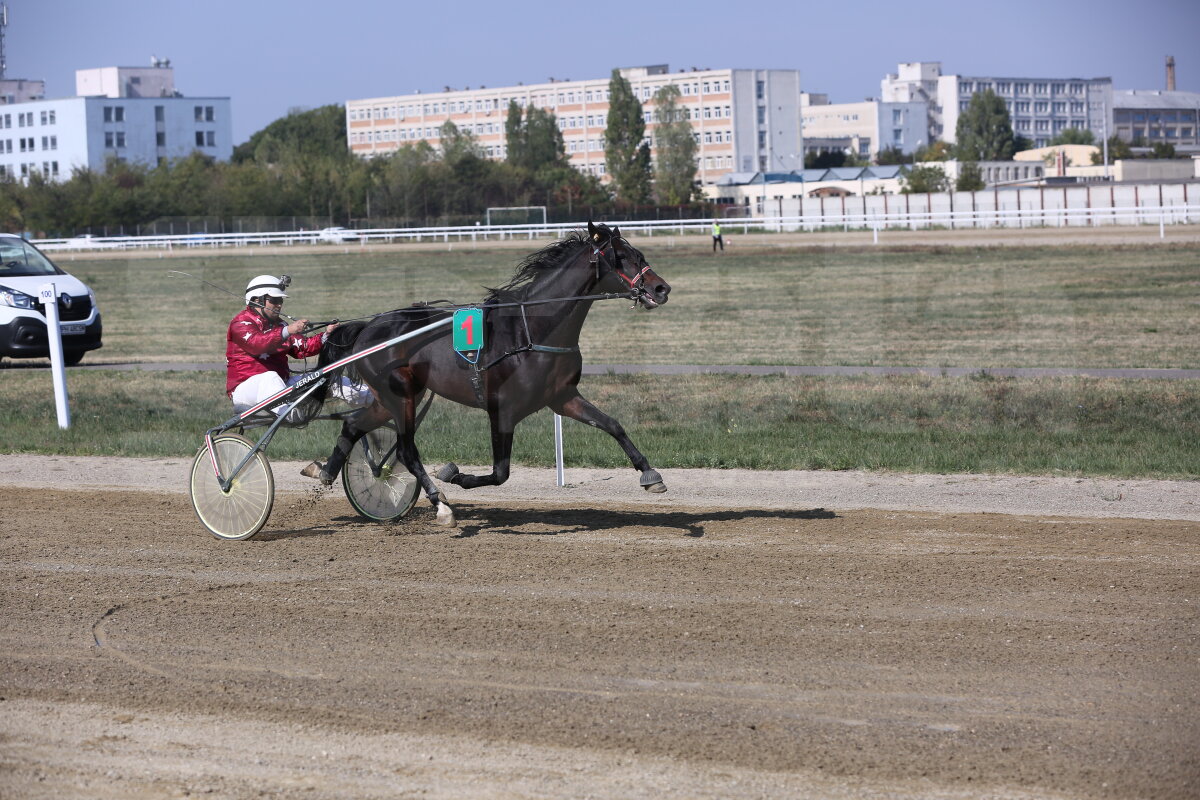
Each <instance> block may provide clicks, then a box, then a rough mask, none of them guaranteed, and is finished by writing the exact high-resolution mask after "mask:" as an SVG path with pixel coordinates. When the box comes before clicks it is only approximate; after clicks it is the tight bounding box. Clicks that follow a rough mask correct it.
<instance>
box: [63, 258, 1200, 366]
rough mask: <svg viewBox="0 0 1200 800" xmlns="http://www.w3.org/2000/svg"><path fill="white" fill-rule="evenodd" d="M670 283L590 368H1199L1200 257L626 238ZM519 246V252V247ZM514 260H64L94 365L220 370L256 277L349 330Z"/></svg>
mask: <svg viewBox="0 0 1200 800" xmlns="http://www.w3.org/2000/svg"><path fill="white" fill-rule="evenodd" d="M640 244H641V245H643V246H644V247H645V248H646V249H645V252H646V256H647V258H648V260H649V261H650V263H651V264H652V265H653V266H654V267H655V269H656V270H657V271H658V272H659V274H661V275H662V276H663V277H664V278H665V279H666V280H668V281H669V282H670V283H671V285H672V293H671V301H670V303H669V304H668V305H667V306H665V307H663V308H662V309H659V310H656V311H654V312H652V313H648V312H644V311H640V310H639V311H636V312H635V311H630V310H629V308H628V303H622V302H620V301H609V302H605V303H599V304H597V305H596V307H595V308H594V309H593V311H592V314H591V316H590V317H589V320H588V324H587V325H586V326H585V328H584V335H583V342H582V347H583V352H584V358H585V360H586V361H587V362H589V363H613V362H627V363H641V364H678V363H692V364H830V365H897V366H925V367H943V366H964V367H1176V368H1190V367H1196V366H1197V364H1198V360H1197V357H1196V352H1197V351H1196V342H1197V340H1198V338H1200V305H1197V301H1200V246H1194V245H1178V246H1171V245H1166V246H1162V245H1160V246H1153V247H1108V248H1098V247H1040V248H1022V247H1003V248H940V249H939V248H918V249H914V248H906V249H899V250H897V249H884V248H869V249H867V248H864V249H842V248H839V249H832V248H825V249H799V250H795V249H793V250H783V249H770V250H767V249H760V250H739V251H737V252H736V253H735V252H732V251H727V252H726V253H725V254H724V255H723V256H719V257H713V256H711V255H709V254H708V253H706V252H705V251H704V250H703V249H696V248H694V247H693V248H686V249H685V248H678V249H676V248H668V247H664V246H662V244H661V243H660V241H659V240H646V241H644V242H640ZM531 247H532V245H531ZM521 254H522V253H521V251H516V250H511V249H506V250H496V249H492V250H484V249H480V250H471V249H465V248H462V247H455V249H451V250H445V251H436V250H434V251H430V250H406V249H404V248H396V249H394V250H391V251H388V252H383V253H371V252H368V253H359V252H357V251H356V250H354V249H353V248H350V249H349V252H348V253H342V252H337V253H328V254H302V255H296V256H278V255H254V251H253V250H244V251H237V252H234V253H229V251H226V252H225V253H222V254H220V255H205V256H199V257H195V258H188V257H171V258H161V259H160V258H134V259H103V260H101V259H96V260H91V261H88V260H79V261H72V262H64V265H66V266H67V267H68V269H70V270H71V271H72V272H74V273H75V274H77V275H79V277H81V278H82V279H83V280H84V281H85V282H86V283H88V284H89V285H90V286H92V287H93V288H94V289H95V290H96V293H97V295H98V297H99V302H100V308H101V311H102V313H103V315H104V322H105V331H104V341H105V344H104V349H103V350H101V351H100V352H98V353H96V354H94V355H90V356H88V357H87V359H86V361H85V363H88V362H94V361H98V360H129V359H135V360H143V361H189V360H199V361H221V360H223V358H224V331H225V327H226V325H227V324H228V322H229V319H230V318H231V317H232V316H233V315H234V313H236V311H237V309H238V308H239V303H238V300H237V299H235V298H232V297H229V296H228V295H224V294H221V293H220V292H218V291H216V290H213V289H211V288H209V287H207V286H204V285H203V284H201V283H199V282H197V281H194V280H191V279H189V278H181V277H171V276H169V275H168V271H169V270H181V271H184V272H189V273H192V274H193V275H196V276H199V277H201V278H203V279H205V280H207V281H210V282H212V283H214V284H217V285H220V286H224V287H228V288H229V289H231V290H233V291H234V292H235V293H237V294H239V295H240V293H241V290H242V288H243V287H244V286H245V285H246V281H247V280H248V279H249V278H250V277H252V276H253V275H256V274H260V273H270V274H278V273H281V272H282V273H287V274H289V275H291V276H293V277H294V278H295V283H294V284H293V287H292V289H291V290H290V294H291V295H292V296H291V298H289V300H288V303H287V305H286V307H285V310H286V311H287V312H288V313H290V314H292V315H293V316H305V317H308V318H310V319H331V318H334V317H340V318H342V319H347V318H351V317H356V316H360V315H364V314H370V313H374V312H379V311H385V310H388V309H391V308H396V307H399V306H403V305H407V304H409V303H411V302H414V301H417V300H435V299H443V298H444V299H449V300H453V301H455V302H472V301H474V300H477V299H479V298H480V297H482V296H483V294H484V290H483V287H484V286H495V285H497V284H499V283H502V282H504V281H505V280H506V279H507V278H508V277H509V276H510V275H511V274H512V272H513V269H514V267H515V265H516V262H517V260H518V259H519V258H520V256H521Z"/></svg>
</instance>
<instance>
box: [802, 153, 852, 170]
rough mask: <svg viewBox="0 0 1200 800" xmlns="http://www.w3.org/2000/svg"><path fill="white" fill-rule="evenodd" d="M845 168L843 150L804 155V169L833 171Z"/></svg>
mask: <svg viewBox="0 0 1200 800" xmlns="http://www.w3.org/2000/svg"><path fill="white" fill-rule="evenodd" d="M844 166H846V153H845V151H844V150H826V151H824V152H820V153H815V152H809V153H805V154H804V168H805V169H833V168H834V167H844Z"/></svg>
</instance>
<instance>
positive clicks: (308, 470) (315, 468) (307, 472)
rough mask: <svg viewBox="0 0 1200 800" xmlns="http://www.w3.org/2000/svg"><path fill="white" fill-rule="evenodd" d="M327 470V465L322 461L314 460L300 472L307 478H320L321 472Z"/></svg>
mask: <svg viewBox="0 0 1200 800" xmlns="http://www.w3.org/2000/svg"><path fill="white" fill-rule="evenodd" d="M324 471H325V465H324V464H322V463H321V462H320V461H314V462H312V463H311V464H309V465H308V466H307V467H305V468H304V469H302V470H300V474H301V475H303V476H304V477H306V478H319V477H321V473H322V472H324Z"/></svg>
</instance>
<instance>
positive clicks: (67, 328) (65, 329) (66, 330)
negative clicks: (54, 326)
mask: <svg viewBox="0 0 1200 800" xmlns="http://www.w3.org/2000/svg"><path fill="white" fill-rule="evenodd" d="M84 327H85V326H83V325H60V326H59V330H61V331H62V333H63V336H67V335H68V334H72V333H83V332H84Z"/></svg>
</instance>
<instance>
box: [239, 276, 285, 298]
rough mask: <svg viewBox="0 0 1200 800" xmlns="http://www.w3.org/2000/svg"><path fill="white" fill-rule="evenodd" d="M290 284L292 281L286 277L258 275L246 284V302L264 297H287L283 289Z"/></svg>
mask: <svg viewBox="0 0 1200 800" xmlns="http://www.w3.org/2000/svg"><path fill="white" fill-rule="evenodd" d="M291 282H292V279H291V278H289V277H288V276H287V275H280V276H279V277H278V278H276V277H275V276H274V275H258V276H256V277H254V278H251V279H250V282H249V283H247V284H246V302H247V303H249V302H250V301H251V300H253V299H254V298H256V297H262V296H264V295H266V296H268V297H287V294H286V293H285V292H284V289H286V288H287V287H288V285H289V284H290V283H291Z"/></svg>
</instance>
